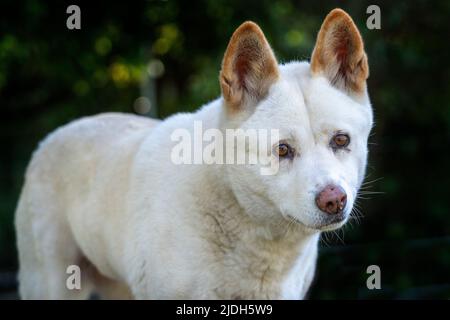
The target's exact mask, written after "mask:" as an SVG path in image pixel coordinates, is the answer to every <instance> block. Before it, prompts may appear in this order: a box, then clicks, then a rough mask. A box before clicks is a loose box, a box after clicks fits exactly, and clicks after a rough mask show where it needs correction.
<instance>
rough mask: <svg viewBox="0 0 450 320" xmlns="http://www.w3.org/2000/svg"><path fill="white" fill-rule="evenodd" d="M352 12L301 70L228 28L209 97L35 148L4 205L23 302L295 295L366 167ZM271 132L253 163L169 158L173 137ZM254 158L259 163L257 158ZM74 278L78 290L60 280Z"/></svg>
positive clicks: (249, 26)
mask: <svg viewBox="0 0 450 320" xmlns="http://www.w3.org/2000/svg"><path fill="white" fill-rule="evenodd" d="M368 74H369V71H368V64H367V57H366V54H365V51H364V46H363V41H362V39H361V35H360V33H359V31H358V29H357V28H356V26H355V24H354V23H353V21H352V19H351V18H350V17H349V16H348V15H347V14H346V13H345V12H344V11H342V10H340V9H335V10H333V11H331V12H330V13H329V15H328V16H327V17H326V19H325V21H324V22H323V25H322V27H321V29H320V32H319V34H318V38H317V43H316V46H315V48H314V51H313V53H312V57H311V63H308V62H290V63H287V64H284V65H279V64H278V63H277V61H276V59H275V56H274V54H273V52H272V50H271V48H270V46H269V44H268V42H267V40H266V38H265V37H264V34H263V33H262V31H261V30H260V28H259V27H258V26H257V25H256V24H255V23H252V22H245V23H244V24H242V25H241V26H240V27H239V28H238V29H237V30H236V31H235V32H234V34H233V36H232V38H231V40H230V43H229V45H228V48H227V50H226V52H225V56H224V59H223V65H222V71H221V73H220V85H221V88H222V96H221V97H220V98H218V99H217V100H215V101H213V102H211V103H209V104H207V105H205V106H203V107H202V108H201V109H200V110H198V111H197V112H195V113H188V114H187V113H185V114H177V115H174V116H172V117H170V118H168V119H166V120H165V121H162V122H159V121H156V120H150V119H148V118H144V117H138V116H133V115H124V114H104V115H99V116H94V117H88V118H84V119H81V120H77V121H74V122H72V123H70V124H68V125H66V126H64V127H62V128H60V129H58V130H56V131H55V132H54V133H52V134H50V135H49V136H48V137H47V138H46V139H45V140H44V141H43V142H42V143H41V145H40V147H39V148H38V150H37V151H36V152H35V153H34V155H33V158H32V160H31V163H30V165H29V167H28V170H27V172H26V181H25V185H24V187H23V190H22V195H21V197H20V201H19V204H18V208H17V212H16V228H17V238H18V248H19V258H20V272H19V282H20V294H21V296H22V298H27V299H29V298H31V299H40V298H44V299H74V298H87V297H89V295H90V294H91V293H92V292H97V293H98V294H100V295H101V296H102V297H104V298H139V299H166V298H167V299H266V298H267V299H300V298H303V297H304V296H305V294H306V292H307V290H308V288H309V286H310V284H311V281H312V278H313V276H314V272H315V265H316V258H317V249H318V241H319V236H320V233H321V232H322V231H329V230H333V229H336V228H339V227H341V226H342V225H343V224H344V223H345V222H346V221H347V219H348V218H349V216H350V214H351V211H352V207H353V204H354V201H355V198H356V196H357V192H358V188H359V187H360V185H361V183H362V181H363V178H364V174H365V166H366V158H367V139H368V136H369V132H370V130H371V127H372V108H371V105H370V102H369V97H368V94H367V89H366V79H367V77H368ZM194 121H202V123H203V125H204V127H205V129H208V128H217V129H219V130H225V129H236V128H240V129H250V128H254V129H278V130H279V136H280V137H279V141H277V142H276V143H275V144H274V145H273V146H271V149H270V152H269V153H268V154H267V155H266V156H267V157H268V158H269V159H270V160H271V161H277V164H278V168H279V169H278V172H277V173H276V174H273V175H262V174H261V173H260V170H259V169H260V165H258V164H256V165H255V164H244V165H242V164H241V165H238V164H236V165H232V164H231V165H230V164H227V165H218V164H212V165H207V164H201V165H188V164H181V165H180V164H174V163H173V161H172V160H171V153H172V149H173V147H174V145H175V142H174V141H172V139H171V138H170V137H171V134H172V133H173V131H174V130H176V129H179V128H184V129H187V130H189V131H190V132H191V131H192V130H193V123H194ZM266 160H267V159H266ZM71 265H77V266H79V267H80V270H81V289H79V290H78V289H75V290H70V288H67V286H66V280H67V278H68V277H69V275H68V274H67V273H66V271H67V268H68V267H69V266H71Z"/></svg>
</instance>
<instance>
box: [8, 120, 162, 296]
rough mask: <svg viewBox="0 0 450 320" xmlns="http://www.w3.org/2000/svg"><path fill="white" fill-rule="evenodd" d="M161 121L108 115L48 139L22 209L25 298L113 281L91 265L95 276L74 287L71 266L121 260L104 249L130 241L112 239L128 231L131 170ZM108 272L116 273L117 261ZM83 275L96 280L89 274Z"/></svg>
mask: <svg viewBox="0 0 450 320" xmlns="http://www.w3.org/2000/svg"><path fill="white" fill-rule="evenodd" d="M156 123H157V121H155V120H151V119H148V118H144V117H138V116H133V115H124V114H114V113H109V114H102V115H98V116H94V117H88V118H83V119H80V120H78V121H74V122H72V123H69V124H68V125H66V126H64V127H62V128H60V129H58V130H56V131H55V132H54V133H52V134H50V135H49V136H48V137H47V138H46V139H45V140H44V141H43V142H42V143H41V145H40V147H39V148H38V150H37V151H36V152H35V153H34V155H33V158H32V161H31V163H30V165H29V167H28V169H27V173H26V178H25V185H24V187H23V191H22V194H21V197H20V200H19V204H18V207H17V212H16V228H17V238H18V249H19V260H20V272H19V283H20V292H21V296H22V297H23V298H80V297H81V298H82V297H85V296H87V295H88V294H89V293H90V291H91V289H92V284H93V282H97V283H98V284H101V283H102V282H103V283H105V282H106V280H105V279H100V278H101V277H100V276H99V273H98V272H96V270H93V267H90V268H86V269H90V272H89V273H90V274H89V276H91V278H92V279H89V280H95V281H90V283H87V281H85V282H84V283H83V285H82V290H74V291H70V290H67V288H66V278H67V274H65V271H66V269H67V267H68V266H70V265H83V264H85V263H86V262H87V261H92V262H94V261H95V262H98V261H104V260H105V259H112V260H114V259H115V257H113V256H109V257H107V258H106V256H101V255H99V253H100V252H101V253H104V255H114V254H120V252H121V248H119V247H117V244H123V243H124V242H123V241H114V242H111V241H110V240H111V239H113V238H116V239H117V238H118V237H121V236H124V229H123V228H122V229H121V230H117V228H119V227H123V225H124V217H123V214H124V210H123V206H124V204H125V201H124V199H123V197H124V195H125V194H126V192H124V191H125V189H126V188H127V181H128V180H129V176H128V175H129V169H130V167H131V163H132V160H133V155H134V154H135V152H136V151H137V149H138V148H139V146H140V143H141V142H142V140H143V139H144V137H146V136H148V135H149V133H150V131H151V130H152V128H153V127H154V126H155V124H156ZM112 158H114V161H111V159H112ZM100 208H101V209H100ZM108 235H110V236H111V238H109V236H108ZM117 240H119V239H117ZM85 242H89V243H85ZM86 258H87V259H86ZM89 265H90V266H91V264H90V263H89ZM96 265H98V266H100V265H101V266H105V265H108V264H105V263H96ZM100 271H101V274H104V275H111V273H114V270H113V269H112V268H111V269H109V268H105V270H100ZM55 275H57V276H55ZM49 279H54V280H53V281H49ZM83 279H84V280H88V279H86V277H85V275H83ZM108 285H110V284H108ZM113 291H114V290H113Z"/></svg>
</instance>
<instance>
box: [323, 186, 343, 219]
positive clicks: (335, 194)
mask: <svg viewBox="0 0 450 320" xmlns="http://www.w3.org/2000/svg"><path fill="white" fill-rule="evenodd" d="M346 204H347V194H346V193H345V190H344V189H343V188H342V187H340V186H336V185H328V186H326V187H325V188H324V189H323V190H322V191H320V192H319V193H318V194H317V196H316V205H317V207H318V208H319V209H320V210H321V211H323V212H325V213H328V214H338V213H341V212H342V211H343V210H344V208H345V205H346Z"/></svg>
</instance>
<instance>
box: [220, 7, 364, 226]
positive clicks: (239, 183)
mask: <svg viewBox="0 0 450 320" xmlns="http://www.w3.org/2000/svg"><path fill="white" fill-rule="evenodd" d="M368 74H369V70H368V63H367V57H366V54H365V51H364V45H363V41H362V38H361V35H360V33H359V31H358V29H357V27H356V26H355V24H354V22H353V21H352V19H351V18H350V16H349V15H348V14H347V13H345V12H344V11H342V10H340V9H335V10H333V11H331V12H330V13H329V14H328V16H327V17H326V18H325V20H324V22H323V24H322V27H321V29H320V31H319V34H318V37H317V42H316V45H315V48H314V50H313V52H312V57H311V62H310V63H307V62H291V63H287V64H284V65H279V64H278V63H277V60H276V58H275V56H274V54H273V52H272V50H271V48H270V46H269V44H268V42H267V40H266V38H265V36H264V34H263V32H262V31H261V29H260V28H259V27H258V26H257V25H256V24H254V23H252V22H245V23H244V24H242V25H241V26H240V27H239V28H238V29H237V30H236V31H235V32H234V34H233V36H232V38H231V40H230V43H229V45H228V48H227V50H226V53H225V57H224V60H223V65H222V71H221V74H220V84H221V88H222V96H223V104H224V110H225V114H226V116H225V118H226V120H225V126H227V127H233V128H242V129H249V128H253V129H258V130H259V129H278V130H279V138H278V140H277V141H276V142H275V143H273V144H272V145H271V147H270V152H268V153H267V155H266V156H267V158H268V159H266V160H270V161H276V164H277V166H278V170H277V172H276V174H273V175H262V174H261V171H260V166H259V165H251V164H248V165H235V166H227V177H228V179H229V181H230V184H231V186H232V189H233V190H234V193H235V194H236V197H237V198H238V201H239V202H240V204H241V205H242V206H244V207H245V208H246V210H247V212H249V213H250V214H251V215H253V216H254V217H256V218H258V219H262V220H267V221H269V220H276V219H272V218H273V217H274V215H276V216H277V217H282V218H283V219H288V220H291V221H292V220H294V221H296V222H297V223H298V224H299V225H301V226H303V227H304V228H306V229H308V230H332V229H335V228H338V227H340V226H342V225H343V224H344V223H345V222H346V220H347V219H348V217H349V215H350V213H351V211H352V208H353V205H354V202H355V198H356V196H357V192H358V189H359V187H360V186H361V183H362V181H363V178H364V174H365V167H366V159H367V140H368V136H369V133H370V130H371V127H372V109H371V105H370V102H369V98H368V94H367V90H366V79H367V78H368ZM247 151H248V150H247ZM274 209H275V210H274Z"/></svg>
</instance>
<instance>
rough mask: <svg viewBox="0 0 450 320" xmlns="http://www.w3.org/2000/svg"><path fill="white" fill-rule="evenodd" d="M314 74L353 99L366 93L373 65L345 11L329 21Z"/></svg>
mask: <svg viewBox="0 0 450 320" xmlns="http://www.w3.org/2000/svg"><path fill="white" fill-rule="evenodd" d="M311 72H312V74H313V76H314V75H324V76H325V77H326V78H328V80H329V81H330V83H331V84H332V85H333V86H335V87H336V88H338V89H340V90H343V91H344V92H346V93H349V94H350V95H354V94H356V95H360V94H363V93H364V92H365V89H366V79H367V78H368V77H369V65H368V63H367V55H366V53H365V51H364V43H363V40H362V37H361V34H360V33H359V31H358V28H357V27H356V25H355V23H354V22H353V20H352V18H351V17H350V16H349V15H348V14H347V13H346V12H345V11H343V10H341V9H334V10H332V11H331V12H330V13H329V14H328V15H327V17H326V18H325V20H324V22H323V24H322V27H321V28H320V31H319V34H318V36H317V42H316V46H315V48H314V51H313V54H312V57H311Z"/></svg>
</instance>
